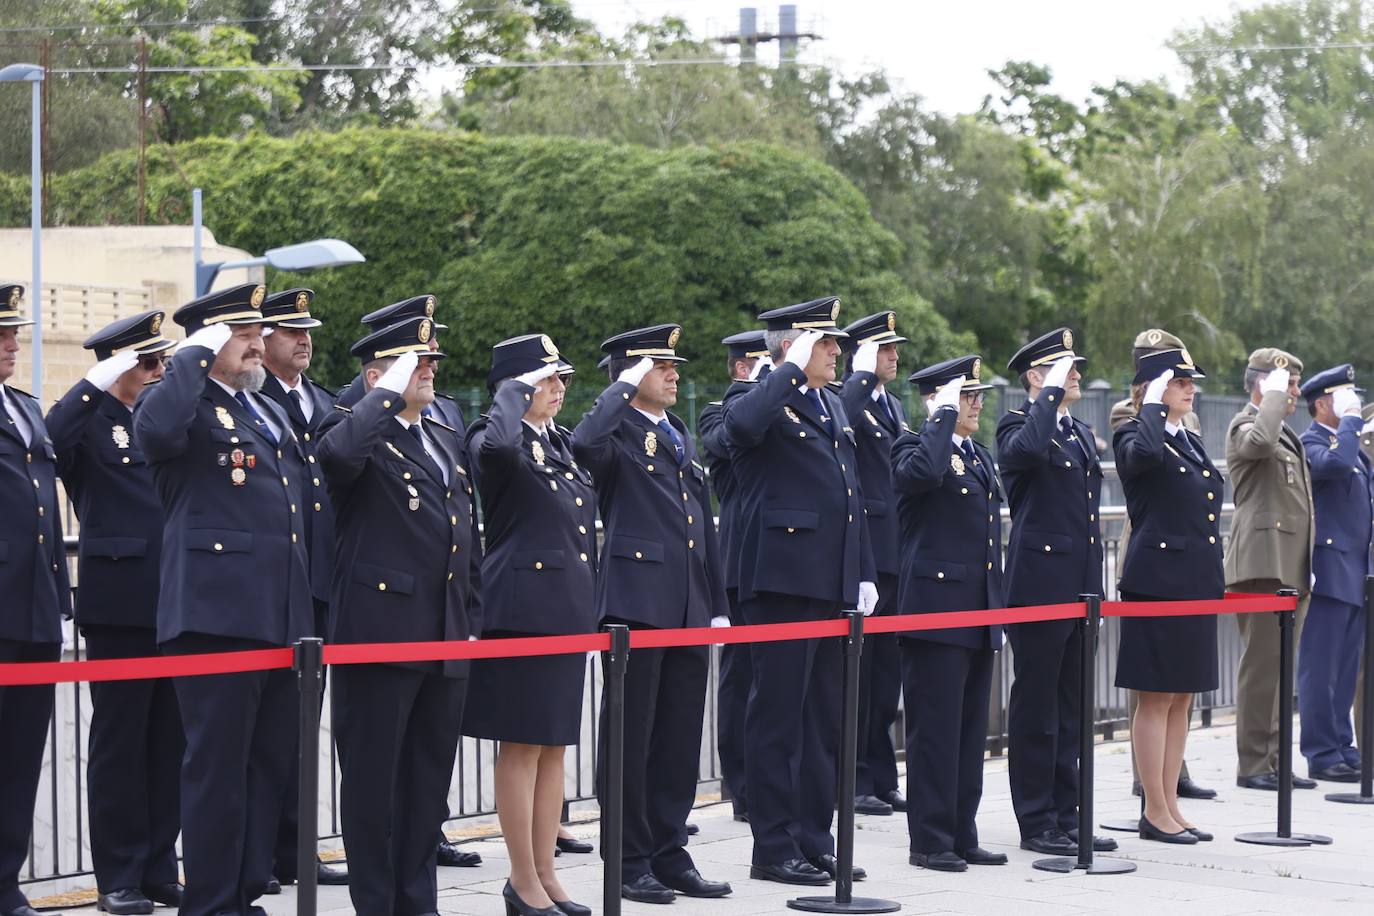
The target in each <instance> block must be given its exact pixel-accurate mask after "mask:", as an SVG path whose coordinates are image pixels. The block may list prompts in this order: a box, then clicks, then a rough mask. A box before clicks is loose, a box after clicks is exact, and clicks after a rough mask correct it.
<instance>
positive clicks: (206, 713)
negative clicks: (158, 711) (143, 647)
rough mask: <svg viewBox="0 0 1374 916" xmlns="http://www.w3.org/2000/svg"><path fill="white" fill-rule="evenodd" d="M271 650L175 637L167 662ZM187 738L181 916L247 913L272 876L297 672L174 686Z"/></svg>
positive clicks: (192, 680)
mask: <svg viewBox="0 0 1374 916" xmlns="http://www.w3.org/2000/svg"><path fill="white" fill-rule="evenodd" d="M263 648H271V647H269V646H265V645H263V644H262V643H258V642H254V641H250V640H242V639H232V638H228V637H222V636H207V635H203V634H183V635H181V636H178V637H177V638H176V639H174V640H172V641H170V642H167V643H164V644H163V646H162V651H163V652H164V654H167V655H187V654H191V653H197V652H232V651H238V650H244V649H263ZM176 693H177V705H178V707H179V708H180V710H181V724H182V728H183V729H184V730H185V732H186V754H185V756H184V758H183V759H182V767H181V824H182V830H181V852H182V867H183V869H184V871H185V873H186V893H185V896H184V898H183V900H182V904H181V916H214V914H222V913H226V912H227V913H247V912H248V907H249V905H250V904H251V903H252V901H253V900H256V899H257V898H258V897H260V896H262V893H263V891H265V890H266V888H267V882H268V879H269V878H271V876H272V848H273V844H274V841H275V839H276V836H277V821H278V818H279V817H280V815H281V796H282V787H283V786H284V785H285V783H286V776H287V773H288V772H289V770H290V768H291V756H292V755H293V754H294V753H295V751H296V731H297V721H298V720H297V709H296V704H295V702H294V701H295V696H296V691H295V674H294V673H293V672H292V671H290V670H284V669H278V670H275V671H247V672H243V673H240V674H212V675H205V676H200V677H181V678H177V679H176Z"/></svg>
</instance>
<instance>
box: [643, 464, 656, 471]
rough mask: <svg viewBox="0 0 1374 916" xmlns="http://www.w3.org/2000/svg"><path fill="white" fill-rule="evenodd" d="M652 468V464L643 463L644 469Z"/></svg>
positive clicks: (649, 469)
mask: <svg viewBox="0 0 1374 916" xmlns="http://www.w3.org/2000/svg"><path fill="white" fill-rule="evenodd" d="M653 469H654V466H653V465H652V464H646V465H644V470H646V471H652V470H653Z"/></svg>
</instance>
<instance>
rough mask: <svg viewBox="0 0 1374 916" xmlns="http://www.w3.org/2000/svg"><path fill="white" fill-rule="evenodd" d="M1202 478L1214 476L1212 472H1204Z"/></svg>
mask: <svg viewBox="0 0 1374 916" xmlns="http://www.w3.org/2000/svg"><path fill="white" fill-rule="evenodd" d="M1202 476H1203V477H1211V476H1212V472H1211V471H1203V472H1202Z"/></svg>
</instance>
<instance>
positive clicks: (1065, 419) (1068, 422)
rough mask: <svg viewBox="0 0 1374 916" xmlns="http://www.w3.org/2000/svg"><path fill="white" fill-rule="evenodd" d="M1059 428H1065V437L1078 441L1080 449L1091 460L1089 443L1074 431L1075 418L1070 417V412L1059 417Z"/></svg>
mask: <svg viewBox="0 0 1374 916" xmlns="http://www.w3.org/2000/svg"><path fill="white" fill-rule="evenodd" d="M1059 428H1060V429H1061V430H1063V432H1064V438H1065V439H1068V440H1069V441H1071V442H1077V443H1078V450H1079V451H1080V452H1082V453H1083V457H1084V458H1086V459H1087V460H1088V461H1089V462H1091V461H1092V456H1091V455H1089V454H1088V444H1087V443H1086V442H1084V441H1083V439H1082V438H1081V437H1080V436H1079V435H1078V433H1076V432H1075V431H1074V428H1073V420H1072V419H1070V418H1069V415H1068V414H1064V416H1062V417H1060V418H1059Z"/></svg>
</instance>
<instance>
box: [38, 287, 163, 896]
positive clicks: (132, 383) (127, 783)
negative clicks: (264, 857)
mask: <svg viewBox="0 0 1374 916" xmlns="http://www.w3.org/2000/svg"><path fill="white" fill-rule="evenodd" d="M162 320H163V313H162V312H160V311H154V312H144V313H143V314H141V315H134V316H133V317H131V318H123V319H120V320H119V321H116V322H113V323H111V324H109V325H106V326H105V327H104V328H101V329H100V330H99V331H97V332H96V333H95V334H93V335H91V337H90V338H88V339H87V340H86V342H85V343H84V344H82V346H83V347H85V348H86V349H87V350H93V351H95V356H96V359H98V360H99V362H97V363H96V364H95V366H93V367H92V368H91V370H90V371H89V372H87V373H86V377H85V378H84V379H82V380H81V381H79V382H77V383H76V384H75V385H73V386H72V388H71V390H70V391H68V392H67V393H66V394H65V395H64V396H63V397H62V399H61V400H59V401H58V402H57V403H56V404H55V405H53V408H52V410H50V411H49V412H48V432H49V434H50V435H51V436H52V440H53V447H54V448H56V449H57V454H58V473H59V474H61V475H62V482H63V483H64V484H66V487H67V495H68V496H70V497H71V499H72V501H73V502H74V503H75V506H76V517H77V519H78V520H79V521H80V523H81V542H80V548H79V555H78V556H79V559H78V561H77V572H78V577H79V584H80V586H81V587H80V588H79V589H78V590H77V595H76V622H77V625H78V626H79V627H80V628H81V635H82V636H84V637H85V639H86V656H87V658H92V659H106V658H140V657H146V656H150V655H156V654H157V651H158V650H157V596H158V575H159V570H160V563H161V557H162V505H161V503H159V502H158V498H157V491H156V490H155V489H154V488H153V475H152V472H151V471H149V469H148V462H147V460H146V459H145V458H144V455H143V452H142V450H140V449H139V448H138V446H137V445H136V444H135V443H134V441H133V437H132V435H131V432H130V431H131V429H132V428H133V425H134V423H133V407H134V403H135V402H136V401H137V400H138V397H139V395H141V394H142V393H143V389H144V387H145V386H147V385H152V384H155V383H156V382H157V381H158V380H159V379H161V378H162V368H163V361H164V360H165V359H167V351H168V350H170V349H171V348H172V347H174V346H176V343H175V342H174V341H171V340H168V339H167V338H166V337H163V336H162ZM91 699H92V701H93V703H94V706H95V708H94V710H93V712H92V713H91V732H90V755H89V758H88V763H87V767H86V778H87V788H88V790H89V791H88V792H87V793H86V794H87V799H88V801H89V804H90V819H91V820H90V825H91V859H92V864H93V866H94V868H95V880H96V886H97V888H98V889H99V897H98V899H97V901H96V907H97V908H98V909H99V910H101V911H103V912H107V913H151V912H152V911H153V904H154V903H162V904H164V905H166V906H179V905H180V904H181V891H182V888H181V884H180V881H179V880H178V873H177V855H176V841H177V834H178V833H180V832H181V811H180V793H179V792H178V784H179V780H180V774H181V756H182V753H183V752H184V751H185V738H184V737H183V736H182V730H181V717H180V714H179V713H178V711H177V699H176V690H175V687H174V685H173V682H172V681H171V680H169V679H166V678H159V679H155V680H137V681H107V682H102V683H94V684H91Z"/></svg>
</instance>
